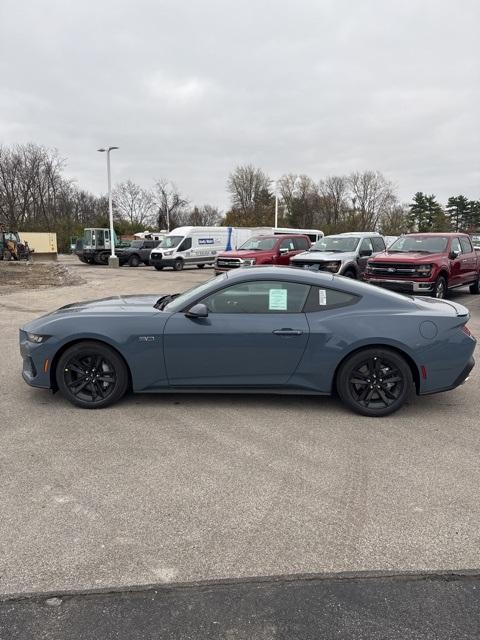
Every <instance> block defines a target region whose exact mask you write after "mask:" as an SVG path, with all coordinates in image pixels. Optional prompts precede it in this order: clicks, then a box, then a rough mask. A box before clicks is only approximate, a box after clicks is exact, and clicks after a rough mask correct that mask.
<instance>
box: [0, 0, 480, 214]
mask: <svg viewBox="0 0 480 640" xmlns="http://www.w3.org/2000/svg"><path fill="white" fill-rule="evenodd" d="M479 23H480V4H479V3H478V2H477V0H459V1H458V2H456V3H453V2H451V0H448V1H446V0H403V2H402V1H400V0H389V1H388V2H385V1H383V2H382V1H381V0H362V1H361V2H354V1H353V0H350V1H349V2H347V1H345V0H337V1H333V0H331V1H326V0H311V1H308V0H297V2H293V1H292V2H290V1H288V2H287V1H284V0H278V1H277V2H273V1H267V0H255V1H254V0H246V1H245V2H243V3H239V2H238V1H237V2H233V1H231V0H217V1H214V0H202V1H194V0H191V1H190V2H188V3H187V2H182V1H181V0H162V1H159V0H137V1H135V2H133V0H131V1H129V2H126V1H121V0H115V1H114V0H102V1H101V2H100V1H99V0H97V2H92V1H91V0H84V1H83V2H78V0H75V2H74V1H72V0H57V1H53V0H39V1H38V2H34V3H33V2H28V1H26V0H2V3H1V5H0V54H1V55H0V71H1V89H0V141H1V142H3V143H7V144H8V143H12V142H17V141H18V142H27V141H34V142H38V143H42V144H45V145H47V146H55V147H57V148H58V149H59V151H60V153H61V154H62V155H64V156H66V157H67V158H68V166H67V173H68V174H69V175H71V176H72V177H75V178H76V179H77V180H78V182H79V184H81V185H82V186H85V187H87V188H89V189H91V190H93V191H94V192H96V193H100V192H102V191H104V190H105V171H104V164H103V163H104V157H103V156H101V155H100V154H97V153H96V152H95V150H96V149H97V147H98V146H100V145H104V144H115V145H118V146H119V147H120V150H119V151H118V152H115V153H116V155H115V158H114V160H113V171H114V179H115V181H119V180H123V179H126V178H132V179H133V180H135V181H137V182H139V183H141V184H142V185H144V186H149V185H150V184H151V183H152V182H153V180H154V179H156V178H158V177H166V178H169V179H172V180H174V181H175V182H176V183H177V184H178V185H179V186H180V187H181V188H182V189H183V191H184V192H186V193H187V194H188V196H190V198H192V199H193V200H195V201H197V202H211V203H213V204H220V205H222V206H224V207H225V206H226V204H227V196H226V193H225V181H226V177H227V175H228V173H229V171H230V170H231V169H232V168H233V167H234V166H235V165H237V164H240V163H246V162H252V163H254V164H257V165H259V166H261V167H262V168H263V169H265V170H266V171H268V172H269V173H270V174H271V175H272V177H276V176H279V175H281V174H283V173H285V172H288V171H293V172H305V173H308V174H309V175H311V176H312V177H314V178H315V179H319V178H321V177H323V176H325V175H327V174H331V173H346V172H349V171H352V170H357V169H364V168H373V169H379V170H380V171H383V172H384V173H385V174H386V175H387V176H388V177H389V178H391V179H392V180H393V181H394V182H395V183H396V184H397V185H398V191H399V194H400V196H401V197H402V198H403V199H409V198H410V197H411V195H412V193H413V192H414V191H416V190H423V191H427V192H434V193H437V195H438V196H439V197H440V198H441V199H445V198H446V197H447V196H448V195H452V194H456V193H461V192H463V193H466V194H467V195H468V196H470V197H472V198H473V197H476V198H478V197H479V196H480V153H479V149H480V116H479V112H480V110H479V108H478V104H479V102H480V64H479V59H480V56H479V54H480V50H479V49H480V46H479V44H478V39H477V32H478V24H479Z"/></svg>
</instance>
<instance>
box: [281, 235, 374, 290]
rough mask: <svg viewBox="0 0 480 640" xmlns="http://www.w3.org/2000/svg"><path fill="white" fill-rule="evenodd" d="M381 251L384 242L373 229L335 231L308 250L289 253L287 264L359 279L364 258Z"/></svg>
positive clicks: (363, 267) (366, 258)
mask: <svg viewBox="0 0 480 640" xmlns="http://www.w3.org/2000/svg"><path fill="white" fill-rule="evenodd" d="M382 251H385V241H384V239H383V237H382V236H381V235H380V234H379V233H376V232H375V231H372V232H361V233H357V232H355V233H339V234H337V235H334V236H325V237H324V238H322V239H321V240H318V242H316V243H315V244H312V246H311V247H310V250H309V251H305V252H304V253H299V254H297V255H296V256H293V257H292V258H291V259H290V265H291V266H292V267H300V268H302V269H311V270H312V271H330V273H336V274H338V275H342V276H346V277H347V278H357V279H361V278H362V277H363V272H364V271H365V267H366V266H367V261H368V259H369V258H370V257H371V256H374V255H376V254H377V253H381V252H382Z"/></svg>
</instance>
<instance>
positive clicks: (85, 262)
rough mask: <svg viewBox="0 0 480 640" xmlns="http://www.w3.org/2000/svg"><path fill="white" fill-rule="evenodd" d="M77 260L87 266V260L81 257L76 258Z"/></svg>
mask: <svg viewBox="0 0 480 640" xmlns="http://www.w3.org/2000/svg"><path fill="white" fill-rule="evenodd" d="M78 259H79V260H80V262H83V263H84V264H88V262H87V259H86V258H84V257H83V256H78Z"/></svg>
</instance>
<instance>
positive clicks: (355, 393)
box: [336, 347, 413, 417]
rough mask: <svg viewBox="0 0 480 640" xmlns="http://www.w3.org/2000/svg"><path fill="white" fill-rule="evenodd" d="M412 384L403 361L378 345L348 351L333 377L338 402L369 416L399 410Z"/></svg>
mask: <svg viewBox="0 0 480 640" xmlns="http://www.w3.org/2000/svg"><path fill="white" fill-rule="evenodd" d="M379 376H382V377H379ZM377 380H378V382H377ZM354 381H356V382H354ZM412 385H413V377H412V372H411V371H410V367H409V365H408V363H407V362H406V360H405V359H404V358H403V357H402V356H401V355H400V354H398V353H396V352H395V351H392V350H391V349H388V348H380V347H378V348H377V347H372V348H370V349H368V348H367V349H362V350H361V351H358V352H357V353H354V354H352V355H351V356H349V357H348V358H347V359H346V360H345V362H343V363H342V365H341V366H340V369H339V370H338V373H337V376H336V386H337V392H338V395H339V396H340V398H341V400H342V402H343V403H344V404H346V405H347V406H348V407H349V408H350V409H352V410H353V411H355V413H359V414H361V415H363V416H370V417H382V416H387V415H389V414H391V413H393V412H394V411H397V410H398V409H400V407H401V406H402V405H403V404H404V403H405V401H406V399H407V397H408V396H409V394H410V392H411V389H412Z"/></svg>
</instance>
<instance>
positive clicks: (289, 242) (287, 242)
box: [279, 238, 295, 251]
mask: <svg viewBox="0 0 480 640" xmlns="http://www.w3.org/2000/svg"><path fill="white" fill-rule="evenodd" d="M279 248H280V251H281V250H282V249H283V250H285V249H287V251H295V245H294V244H293V238H285V239H284V240H282V241H281V243H280V247H279Z"/></svg>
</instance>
